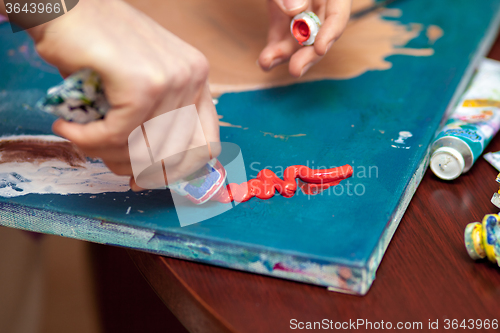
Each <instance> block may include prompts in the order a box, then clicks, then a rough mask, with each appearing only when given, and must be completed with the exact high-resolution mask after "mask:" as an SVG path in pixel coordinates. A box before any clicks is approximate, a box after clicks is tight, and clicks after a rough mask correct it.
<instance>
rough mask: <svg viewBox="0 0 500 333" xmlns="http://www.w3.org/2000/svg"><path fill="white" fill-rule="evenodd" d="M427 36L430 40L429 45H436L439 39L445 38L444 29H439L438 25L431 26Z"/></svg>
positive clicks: (426, 33)
mask: <svg viewBox="0 0 500 333" xmlns="http://www.w3.org/2000/svg"><path fill="white" fill-rule="evenodd" d="M425 35H426V36H427V38H428V39H429V44H431V45H432V44H434V43H435V42H436V41H437V40H438V39H439V38H441V37H443V35H444V32H443V29H441V28H440V27H438V26H437V25H430V26H428V27H427V31H426V32H425Z"/></svg>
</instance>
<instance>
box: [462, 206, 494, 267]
mask: <svg viewBox="0 0 500 333" xmlns="http://www.w3.org/2000/svg"><path fill="white" fill-rule="evenodd" d="M464 241H465V247H466V249H467V253H468V254H469V256H470V257H471V258H472V259H474V260H477V259H483V258H486V257H487V258H488V260H489V261H491V262H494V263H496V264H497V265H498V266H500V216H499V215H498V214H488V215H486V216H485V217H484V218H483V221H482V222H481V223H479V222H473V223H469V224H468V225H467V227H466V228H465V232H464Z"/></svg>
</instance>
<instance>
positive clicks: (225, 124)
mask: <svg viewBox="0 0 500 333" xmlns="http://www.w3.org/2000/svg"><path fill="white" fill-rule="evenodd" d="M222 118H224V116H222V115H219V126H222V127H235V128H243V127H242V126H241V125H233V124H231V123H228V122H225V121H220V119H222ZM244 129H248V127H245V128H244Z"/></svg>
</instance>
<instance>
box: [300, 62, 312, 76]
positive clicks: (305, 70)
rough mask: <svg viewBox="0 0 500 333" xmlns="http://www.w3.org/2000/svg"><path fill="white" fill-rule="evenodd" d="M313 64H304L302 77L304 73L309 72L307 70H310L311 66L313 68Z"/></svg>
mask: <svg viewBox="0 0 500 333" xmlns="http://www.w3.org/2000/svg"><path fill="white" fill-rule="evenodd" d="M311 66H312V64H308V65H306V66H304V68H302V72H300V76H299V77H302V75H304V74H305V73H307V71H308V70H309V68H311Z"/></svg>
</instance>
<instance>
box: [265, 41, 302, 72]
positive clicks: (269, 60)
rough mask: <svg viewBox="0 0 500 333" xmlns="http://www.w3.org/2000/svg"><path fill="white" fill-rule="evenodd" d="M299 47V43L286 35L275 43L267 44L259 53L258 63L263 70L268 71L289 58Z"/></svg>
mask: <svg viewBox="0 0 500 333" xmlns="http://www.w3.org/2000/svg"><path fill="white" fill-rule="evenodd" d="M299 48H300V45H299V44H298V43H297V42H296V41H295V40H294V39H293V38H291V37H290V38H289V37H287V38H286V39H285V40H282V41H280V42H277V43H273V44H269V45H268V46H266V48H265V49H264V50H262V52H261V53H260V56H259V65H260V67H261V68H262V69H263V70H266V71H269V70H271V69H272V68H274V67H276V66H277V65H279V64H282V63H284V62H286V61H288V60H289V59H290V57H291V56H292V54H293V53H294V52H295V51H297V50H298V49H299Z"/></svg>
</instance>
